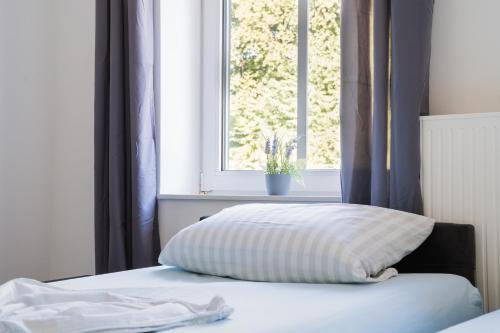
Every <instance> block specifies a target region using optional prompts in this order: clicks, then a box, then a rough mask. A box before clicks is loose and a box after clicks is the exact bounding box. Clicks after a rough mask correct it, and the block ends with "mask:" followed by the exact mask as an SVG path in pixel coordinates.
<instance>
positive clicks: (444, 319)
mask: <svg viewBox="0 0 500 333" xmlns="http://www.w3.org/2000/svg"><path fill="white" fill-rule="evenodd" d="M474 249H475V244H474V229H473V227H472V226H470V225H456V224H449V223H437V224H436V225H435V227H434V230H433V232H432V234H431V235H430V236H429V237H428V239H427V240H426V241H425V242H424V243H423V244H422V245H421V246H420V247H419V248H418V249H417V250H416V251H414V252H413V253H412V254H410V255H409V256H407V257H406V258H404V259H403V260H402V261H401V262H400V263H398V264H397V265H396V267H397V268H398V270H399V271H400V273H401V274H399V276H397V277H395V278H391V279H389V280H388V281H385V282H381V283H375V284H303V283H264V282H250V281H239V280H234V279H229V278H223V277H215V276H207V275H201V274H194V273H190V272H186V271H182V270H180V269H177V268H175V267H151V268H145V269H139V270H132V271H127V272H120V273H113V274H105V275H100V276H93V277H87V278H80V279H73V280H65V281H60V282H55V283H54V284H56V285H58V286H61V287H65V288H71V289H95V288H102V289H121V288H135V291H134V292H135V293H138V294H139V295H134V296H149V297H160V296H168V297H174V298H180V299H183V300H186V301H191V302H206V301H207V300H208V299H210V297H212V296H213V295H214V294H218V295H221V296H223V297H224V298H225V300H226V302H227V303H228V304H229V305H231V306H232V307H234V309H235V312H234V313H233V314H232V315H231V317H230V318H229V319H227V320H224V321H219V322H216V323H212V324H208V325H201V326H190V327H181V328H176V329H174V330H173V331H175V332H179V333H184V332H193V333H212V332H218V333H225V332H241V333H244V332H273V333H281V332H287V333H295V332H297V333H298V332H436V331H438V330H441V329H445V328H447V327H449V326H452V325H455V324H457V323H460V322H464V321H466V320H469V319H472V318H475V317H477V316H479V315H481V314H482V313H483V309H482V300H481V296H480V294H479V292H478V290H477V289H476V288H475V287H474V286H473V285H474V282H475V280H474V276H475V255H474ZM136 288H140V291H139V290H137V289H136Z"/></svg>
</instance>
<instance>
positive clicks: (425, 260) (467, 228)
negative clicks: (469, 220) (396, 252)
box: [395, 223, 476, 285]
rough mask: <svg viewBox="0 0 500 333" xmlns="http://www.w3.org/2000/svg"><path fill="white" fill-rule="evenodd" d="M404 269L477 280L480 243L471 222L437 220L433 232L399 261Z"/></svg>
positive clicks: (399, 264) (405, 270)
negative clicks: (476, 239) (475, 236)
mask: <svg viewBox="0 0 500 333" xmlns="http://www.w3.org/2000/svg"><path fill="white" fill-rule="evenodd" d="M395 267H396V269H397V270H398V272H400V273H449V274H456V275H460V276H463V277H465V278H466V279H468V280H469V281H470V282H471V283H472V284H473V285H475V282H476V277H475V276H476V243H475V238H474V226H472V225H470V224H454V223H436V224H435V225H434V229H433V230H432V233H431V234H430V236H429V237H428V238H427V239H426V240H425V242H424V243H423V244H422V245H420V247H418V248H417V249H416V250H415V251H413V252H412V253H410V254H409V255H407V256H406V257H404V258H403V260H401V261H400V262H399V263H397V264H396V265H395Z"/></svg>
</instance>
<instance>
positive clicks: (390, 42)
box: [340, 0, 434, 214]
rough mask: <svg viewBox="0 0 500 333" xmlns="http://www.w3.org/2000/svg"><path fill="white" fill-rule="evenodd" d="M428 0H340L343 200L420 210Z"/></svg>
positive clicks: (429, 21)
mask: <svg viewBox="0 0 500 333" xmlns="http://www.w3.org/2000/svg"><path fill="white" fill-rule="evenodd" d="M433 6H434V1H433V0H392V1H391V0H343V2H342V27H341V50H342V56H341V64H342V66H341V71H342V73H341V106H340V117H341V148H342V149H341V151H342V157H341V159H342V170H341V183H342V200H343V201H344V202H348V203H358V204H368V205H376V206H382V207H390V208H394V209H398V210H403V211H407V212H412V213H417V214H422V212H423V207H422V195H421V189H420V144H419V143H420V123H419V116H420V115H425V114H428V111H429V102H428V100H429V94H428V90H429V63H430V51H431V27H432V14H433Z"/></svg>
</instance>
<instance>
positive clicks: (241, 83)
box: [224, 0, 298, 170]
mask: <svg viewBox="0 0 500 333" xmlns="http://www.w3.org/2000/svg"><path fill="white" fill-rule="evenodd" d="M230 13H231V14H230V17H229V34H228V35H229V36H228V37H229V38H228V39H229V45H230V54H229V74H228V79H229V86H228V88H227V89H229V94H228V96H227V97H226V102H227V105H226V115H225V117H226V126H227V128H226V130H227V133H226V136H227V137H226V138H225V140H226V142H225V147H226V148H225V150H226V154H225V155H226V156H225V161H224V162H225V163H224V164H225V168H226V169H230V170H261V169H262V166H263V165H264V160H265V155H264V153H263V143H264V137H270V136H272V134H273V133H274V132H277V133H278V134H279V135H280V136H282V137H286V138H289V139H292V138H295V137H296V136H297V15H298V6H297V0H266V1H262V0H232V1H231V11H230Z"/></svg>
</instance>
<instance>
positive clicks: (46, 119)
mask: <svg viewBox="0 0 500 333" xmlns="http://www.w3.org/2000/svg"><path fill="white" fill-rule="evenodd" d="M93 31H94V2H93V1H79V0H72V1H64V0H46V1H39V0H20V1H10V0H0V50H1V51H0V282H3V281H5V280H8V279H10V278H14V277H19V276H26V277H32V278H37V279H42V280H43V279H49V278H55V277H59V276H68V275H76V274H84V273H87V274H88V273H92V272H93V227H92V226H93V198H92V191H93V190H92V188H93V175H92V173H93V162H92V157H93V152H92V146H93V134H92V133H93V131H92V119H93V57H94V51H93V49H94V32H93Z"/></svg>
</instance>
